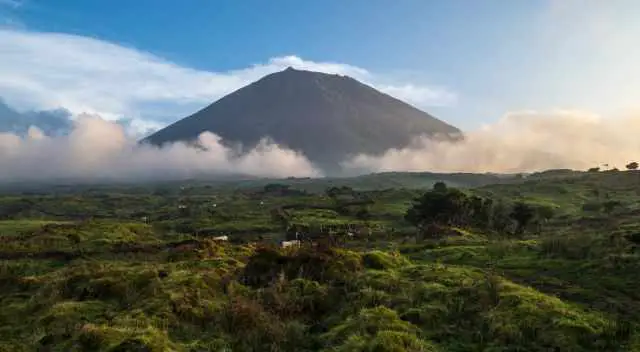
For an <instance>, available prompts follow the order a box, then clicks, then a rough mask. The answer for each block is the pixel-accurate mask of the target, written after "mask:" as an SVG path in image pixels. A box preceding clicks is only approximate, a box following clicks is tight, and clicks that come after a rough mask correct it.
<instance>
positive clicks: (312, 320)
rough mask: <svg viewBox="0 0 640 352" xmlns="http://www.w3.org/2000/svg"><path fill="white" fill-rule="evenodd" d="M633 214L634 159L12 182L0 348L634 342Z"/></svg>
mask: <svg viewBox="0 0 640 352" xmlns="http://www.w3.org/2000/svg"><path fill="white" fill-rule="evenodd" d="M638 215H640V173H637V172H635V171H628V172H620V171H606V172H596V171H595V170H592V172H589V173H573V172H560V173H553V172H551V173H543V174H538V175H534V176H531V177H529V178H527V179H523V180H519V181H518V182H510V183H509V184H495V185H489V186H483V187H480V188H473V189H455V188H451V187H447V186H446V185H445V184H443V183H437V184H435V185H434V186H433V188H428V189H399V188H398V189H385V190H367V191H363V190H358V187H353V188H349V187H333V188H327V189H326V190H325V191H324V192H315V193H313V192H309V191H305V190H301V189H296V188H295V186H292V187H290V186H287V185H284V184H277V183H274V184H268V185H266V186H264V187H263V186H260V187H254V188H251V187H249V188H243V189H234V188H231V187H213V186H211V185H206V184H197V185H190V184H183V185H178V186H176V185H165V186H162V187H160V186H158V187H155V186H154V187H151V188H144V187H142V188H141V187H134V186H131V187H112V188H104V187H102V188H95V189H90V188H83V189H81V190H76V191H73V190H71V191H65V192H60V191H56V190H55V189H52V190H49V191H47V192H40V193H38V192H30V193H27V192H23V193H22V194H17V193H14V194H7V195H5V196H3V197H0V217H2V220H1V221H0V260H1V264H0V305H1V307H2V309H0V351H640V331H639V330H638V323H639V322H640V285H639V284H638V278H637V274H638V272H640V254H638V251H637V247H638V245H640V220H639V217H638ZM220 236H226V237H225V238H224V239H223V238H221V237H220ZM225 239H226V240H225ZM296 239H297V240H300V241H301V242H300V245H299V246H297V245H291V246H289V247H287V248H282V246H281V245H280V241H283V240H288V241H294V242H289V243H294V244H296V243H297V242H295V241H296Z"/></svg>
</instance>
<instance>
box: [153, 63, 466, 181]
mask: <svg viewBox="0 0 640 352" xmlns="http://www.w3.org/2000/svg"><path fill="white" fill-rule="evenodd" d="M206 131H209V132H212V133H215V134H217V135H218V136H220V137H221V138H222V141H223V143H225V144H226V145H230V146H234V145H235V146H238V145H241V146H242V147H243V148H245V150H248V149H249V148H252V147H254V146H256V145H257V144H258V143H259V142H260V140H262V139H264V138H269V139H271V140H272V141H274V142H275V143H277V144H278V145H280V146H282V147H286V148H290V149H293V150H296V151H299V152H301V153H303V154H304V155H305V156H306V157H307V158H309V160H310V161H311V162H313V163H314V164H316V165H317V166H318V167H320V168H321V169H323V170H324V171H325V172H326V173H329V174H335V173H336V172H338V170H340V166H339V164H340V162H342V161H344V160H345V159H347V158H349V157H351V156H354V155H357V154H369V155H379V154H381V153H383V152H385V151H386V150H388V149H390V148H402V147H405V146H407V145H408V144H410V143H411V141H412V140H413V139H414V138H415V137H418V136H428V137H435V136H444V137H445V138H447V139H455V138H459V136H461V131H460V130H459V129H458V128H456V127H454V126H451V125H449V124H447V123H445V122H443V121H441V120H439V119H437V118H435V117H433V116H431V115H429V114H427V113H426V112H424V111H421V110H419V109H417V108H415V107H413V106H411V105H409V104H407V103H405V102H403V101H401V100H398V99H396V98H394V97H391V96H389V95H387V94H385V93H382V92H380V91H378V90H376V89H374V88H373V87H370V86H368V85H366V84H363V83H361V82H359V81H357V80H355V79H353V78H351V77H348V76H342V75H335V74H326V73H320V72H313V71H305V70H297V69H293V68H287V69H285V70H284V71H280V72H276V73H272V74H269V75H267V76H265V77H263V78H261V79H259V80H258V81H255V82H253V83H251V84H249V85H247V86H245V87H243V88H240V89H238V90H236V91H234V92H232V93H230V94H228V95H226V96H224V97H222V98H221V99H219V100H218V101H216V102H214V103H213V104H211V105H209V106H207V107H205V108H204V109H202V110H200V111H198V112H196V113H194V114H193V115H191V116H188V117H185V118H184V119H182V120H179V121H177V122H175V123H173V124H171V125H169V126H167V127H165V128H163V129H161V130H159V131H157V132H155V133H154V134H152V135H150V136H148V137H147V138H145V139H144V140H142V141H141V142H143V143H150V144H153V145H157V146H162V145H164V144H166V143H171V142H178V141H181V142H189V141H195V140H197V138H198V136H199V135H200V134H201V133H203V132H206Z"/></svg>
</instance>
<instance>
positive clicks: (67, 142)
mask: <svg viewBox="0 0 640 352" xmlns="http://www.w3.org/2000/svg"><path fill="white" fill-rule="evenodd" d="M199 143H200V145H201V146H202V147H204V148H206V150H201V149H197V148H193V147H191V146H188V145H186V144H183V143H175V144H172V145H169V146H165V147H163V148H156V147H153V146H148V145H139V144H137V141H136V140H134V139H133V138H130V137H128V136H127V134H126V133H125V131H124V129H123V127H122V126H121V125H119V124H117V123H115V122H110V121H106V120H103V119H101V118H99V117H95V116H87V115H85V116H80V117H78V118H77V119H76V120H75V121H74V127H73V130H72V131H71V132H70V133H69V134H68V135H66V136H60V137H48V136H45V135H44V134H43V133H42V132H41V131H40V130H39V129H37V128H35V127H32V128H31V129H30V130H29V132H28V135H27V136H24V137H20V136H18V135H15V134H10V133H4V134H0V181H47V180H58V179H65V180H67V179H72V180H78V181H91V180H100V181H145V180H173V179H185V178H192V177H199V176H212V175H229V174H243V175H250V176H262V177H288V176H295V177H302V176H318V175H320V172H319V171H318V170H316V169H315V168H314V167H313V166H312V165H311V163H310V162H309V161H308V160H307V159H306V158H305V157H304V156H302V155H301V154H299V153H296V152H294V151H291V150H287V149H284V148H280V147H278V146H277V145H275V144H273V143H271V142H269V141H268V140H263V141H262V142H261V143H260V144H259V145H258V146H257V147H256V148H254V149H252V150H250V151H248V152H246V153H243V154H242V155H238V153H237V152H236V151H234V150H232V149H230V148H227V147H225V146H223V145H222V144H221V139H220V138H219V137H218V136H216V135H214V134H211V133H204V134H202V135H201V136H200V140H199Z"/></svg>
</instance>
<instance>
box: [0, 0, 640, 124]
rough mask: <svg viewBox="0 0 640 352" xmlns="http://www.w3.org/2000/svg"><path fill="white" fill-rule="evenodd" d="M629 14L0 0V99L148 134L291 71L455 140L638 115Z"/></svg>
mask: <svg viewBox="0 0 640 352" xmlns="http://www.w3.org/2000/svg"><path fill="white" fill-rule="evenodd" d="M638 17H640V2H639V1H636V0H606V1H605V0H602V1H599V0H582V1H580V0H452V1H440V0H438V1H436V0H398V1H391V0H350V1H337V0H335V1H334V0H327V1H305V2H302V1H293V0H278V1H264V0H263V1H259V0H243V1H239V0H233V1H232V0H219V1H205V0H184V1H173V0H136V1H130V0H110V1H106V0H105V1H98V0H93V1H89V0H46V1H45V0H0V23H1V24H2V27H1V28H2V29H0V96H2V97H4V99H5V100H6V101H7V102H8V103H9V104H10V105H12V106H15V107H16V108H20V109H49V108H55V107H64V108H68V109H70V110H72V111H73V112H74V113H79V112H82V111H87V112H91V113H97V114H101V115H103V116H105V117H107V118H110V119H118V118H122V117H127V118H134V119H137V120H138V121H140V126H153V127H157V126H160V125H163V124H166V123H168V122H171V121H174V120H176V119H178V118H181V117H183V116H184V115H186V114H188V113H190V112H192V111H193V110H195V109H198V108H200V107H203V106H204V105H207V104H208V103H210V102H212V101H213V100H215V99H217V98H219V97H220V96H221V95H224V94H226V93H228V92H229V91H231V90H233V89H236V88H238V87H239V86H242V85H243V84H246V83H248V82H250V81H252V80H255V79H257V78H259V76H260V75H262V74H265V73H269V72H271V71H274V70H278V69H281V68H284V67H286V66H287V65H289V64H293V65H294V66H295V65H297V66H300V67H302V68H310V69H318V70H327V71H331V72H340V73H345V74H349V75H353V76H355V77H356V78H358V79H361V80H364V81H366V82H367V83H370V84H372V85H374V86H376V88H379V89H381V90H384V91H386V92H388V93H390V94H392V95H395V96H397V97H399V98H401V99H405V100H408V101H409V102H410V103H412V104H414V105H417V106H418V107H420V108H422V109H423V110H425V111H428V112H430V113H432V114H434V115H436V116H437V117H439V118H441V119H443V120H445V121H448V122H450V123H452V124H454V125H456V126H458V127H460V128H462V129H464V130H472V129H476V128H478V127H479V126H481V125H483V124H487V123H492V122H494V121H496V120H498V119H499V118H500V117H501V116H503V115H505V114H507V113H509V112H512V111H520V110H550V109H570V110H586V111H590V112H593V113H596V114H603V115H607V114H612V113H615V112H619V111H623V110H629V109H636V107H637V102H638V97H639V95H640V66H639V65H638V64H637V63H638V62H640V45H638V43H640V23H639V22H640V21H637V18H638ZM2 52H4V53H10V55H3V54H1V53H2ZM123 66H126V67H128V69H125V68H123Z"/></svg>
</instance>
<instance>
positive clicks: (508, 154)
mask: <svg viewBox="0 0 640 352" xmlns="http://www.w3.org/2000/svg"><path fill="white" fill-rule="evenodd" d="M636 131H640V114H633V115H629V116H624V117H621V118H602V117H600V116H598V115H595V114H591V113H589V112H581V111H552V112H549V113H544V112H537V111H523V112H512V113H509V114H507V115H505V116H504V117H503V118H502V119H500V120H499V121H498V122H496V123H495V124H492V125H487V126H484V127H483V128H481V129H479V130H477V131H472V132H469V133H466V135H465V140H464V141H463V142H460V143H447V142H436V141H433V140H429V139H427V138H419V139H417V140H416V141H415V143H414V144H413V145H411V146H408V147H406V148H401V149H391V150H388V151H387V152H386V153H384V154H383V155H379V156H371V155H359V156H356V157H354V158H352V159H350V160H348V161H346V162H345V163H344V167H345V169H347V170H351V171H353V172H382V171H434V172H500V173H516V172H532V171H540V170H546V169H554V168H572V169H577V170H584V169H587V168H590V167H597V166H601V165H603V164H609V165H610V166H611V167H614V166H616V167H618V168H624V165H626V164H627V163H628V162H629V161H633V160H638V159H640V138H638V135H637V133H636Z"/></svg>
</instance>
